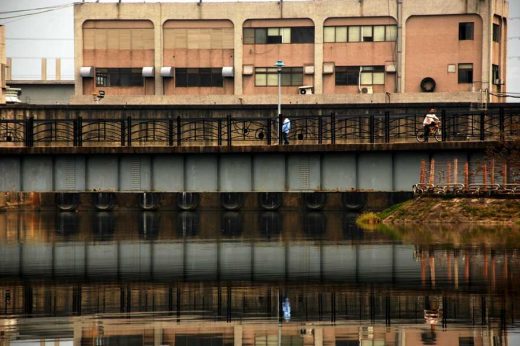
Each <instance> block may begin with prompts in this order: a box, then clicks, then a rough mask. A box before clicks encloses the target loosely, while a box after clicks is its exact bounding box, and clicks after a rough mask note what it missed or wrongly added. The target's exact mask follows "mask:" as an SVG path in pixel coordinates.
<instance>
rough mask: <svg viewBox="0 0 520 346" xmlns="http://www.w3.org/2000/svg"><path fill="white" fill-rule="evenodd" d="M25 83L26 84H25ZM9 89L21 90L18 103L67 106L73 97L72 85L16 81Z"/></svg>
mask: <svg viewBox="0 0 520 346" xmlns="http://www.w3.org/2000/svg"><path fill="white" fill-rule="evenodd" d="M25 83H27V84H25ZM10 86H11V87H15V88H20V89H22V94H21V95H20V97H19V98H20V101H22V102H23V103H29V104H38V105H54V104H60V105H64V104H68V103H69V100H70V98H71V97H73V96H74V84H72V83H69V84H65V83H52V82H50V83H30V82H29V81H24V82H21V81H17V82H14V83H11V84H10Z"/></svg>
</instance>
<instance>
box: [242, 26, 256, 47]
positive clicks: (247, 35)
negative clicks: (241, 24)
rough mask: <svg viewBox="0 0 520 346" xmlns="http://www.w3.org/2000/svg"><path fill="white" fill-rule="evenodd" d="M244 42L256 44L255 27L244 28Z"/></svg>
mask: <svg viewBox="0 0 520 346" xmlns="http://www.w3.org/2000/svg"><path fill="white" fill-rule="evenodd" d="M244 44H255V29H244Z"/></svg>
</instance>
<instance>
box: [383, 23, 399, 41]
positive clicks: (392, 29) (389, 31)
mask: <svg viewBox="0 0 520 346" xmlns="http://www.w3.org/2000/svg"><path fill="white" fill-rule="evenodd" d="M385 40H386V41H397V26H396V25H387V26H386V32H385Z"/></svg>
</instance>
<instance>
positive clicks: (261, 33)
mask: <svg viewBox="0 0 520 346" xmlns="http://www.w3.org/2000/svg"><path fill="white" fill-rule="evenodd" d="M255 43H256V44H264V43H267V29H265V28H261V29H255Z"/></svg>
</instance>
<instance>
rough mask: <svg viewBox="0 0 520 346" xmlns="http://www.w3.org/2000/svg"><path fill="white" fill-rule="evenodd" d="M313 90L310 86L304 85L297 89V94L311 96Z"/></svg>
mask: <svg viewBox="0 0 520 346" xmlns="http://www.w3.org/2000/svg"><path fill="white" fill-rule="evenodd" d="M313 89H314V88H313V87H312V86H310V85H304V86H301V87H298V93H299V94H300V95H312V94H313Z"/></svg>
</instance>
